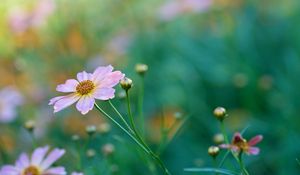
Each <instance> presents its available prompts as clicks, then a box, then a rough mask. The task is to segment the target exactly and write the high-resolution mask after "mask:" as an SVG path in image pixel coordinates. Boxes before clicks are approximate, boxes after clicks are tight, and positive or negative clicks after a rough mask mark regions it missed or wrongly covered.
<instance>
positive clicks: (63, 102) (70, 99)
mask: <svg viewBox="0 0 300 175" xmlns="http://www.w3.org/2000/svg"><path fill="white" fill-rule="evenodd" d="M79 98H80V96H79V95H77V94H76V93H73V94H70V95H67V96H64V97H63V98H60V99H59V100H58V101H56V102H55V104H54V112H59V111H61V110H63V109H65V108H66V107H68V106H70V105H72V104H73V103H75V102H76V101H77V100H78V99H79Z"/></svg>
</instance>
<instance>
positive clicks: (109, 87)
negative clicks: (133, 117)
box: [49, 65, 125, 115]
mask: <svg viewBox="0 0 300 175" xmlns="http://www.w3.org/2000/svg"><path fill="white" fill-rule="evenodd" d="M112 70H113V67H112V66H111V65H109V66H106V67H104V66H103V67H102V66H101V67H98V68H97V69H96V70H95V71H94V72H93V73H87V72H85V71H83V72H80V73H78V74H77V80H75V79H69V80H67V81H66V82H65V84H60V85H58V86H57V87H56V90H57V91H59V92H67V93H68V92H69V93H70V94H68V95H66V96H58V97H55V98H52V99H51V100H50V102H49V105H54V112H58V111H61V110H63V109H65V108H66V107H68V106H70V105H72V104H73V103H75V102H77V101H78V102H77V104H76V108H77V110H78V111H80V112H81V114H83V115H85V114H87V113H88V112H89V111H90V110H92V109H93V107H94V104H95V99H98V100H109V99H112V98H114V97H115V89H113V87H114V86H116V85H117V84H118V83H119V82H120V80H121V79H122V78H124V76H125V75H124V74H123V73H121V72H120V71H114V72H112Z"/></svg>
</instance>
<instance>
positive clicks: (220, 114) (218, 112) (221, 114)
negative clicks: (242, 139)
mask: <svg viewBox="0 0 300 175" xmlns="http://www.w3.org/2000/svg"><path fill="white" fill-rule="evenodd" d="M214 116H215V117H216V118H217V119H218V120H220V121H223V120H224V118H225V117H226V116H227V113H226V109H225V108H223V107H217V108H216V109H215V110H214Z"/></svg>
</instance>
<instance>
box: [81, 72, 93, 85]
mask: <svg viewBox="0 0 300 175" xmlns="http://www.w3.org/2000/svg"><path fill="white" fill-rule="evenodd" d="M92 77H93V74H90V73H87V72H86V71H83V72H79V73H78V74H77V79H78V81H79V82H81V81H84V80H91V79H92Z"/></svg>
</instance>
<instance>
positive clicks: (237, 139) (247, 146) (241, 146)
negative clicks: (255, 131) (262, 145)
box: [220, 133, 263, 155]
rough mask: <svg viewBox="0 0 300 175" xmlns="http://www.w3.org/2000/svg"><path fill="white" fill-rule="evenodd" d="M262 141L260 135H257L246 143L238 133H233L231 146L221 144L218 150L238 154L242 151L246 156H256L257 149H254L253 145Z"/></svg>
mask: <svg viewBox="0 0 300 175" xmlns="http://www.w3.org/2000/svg"><path fill="white" fill-rule="evenodd" d="M262 139H263V136H262V135H257V136H255V137H253V138H252V139H251V140H250V141H249V142H248V141H247V140H246V139H244V138H243V137H242V135H241V134H240V133H235V134H234V136H233V138H232V142H231V144H221V145H220V148H225V149H231V150H232V151H234V152H238V153H239V152H241V151H243V152H245V153H246V154H248V155H251V154H252V155H257V154H259V148H258V147H254V145H256V144H258V143H259V142H260V141H261V140H262Z"/></svg>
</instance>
